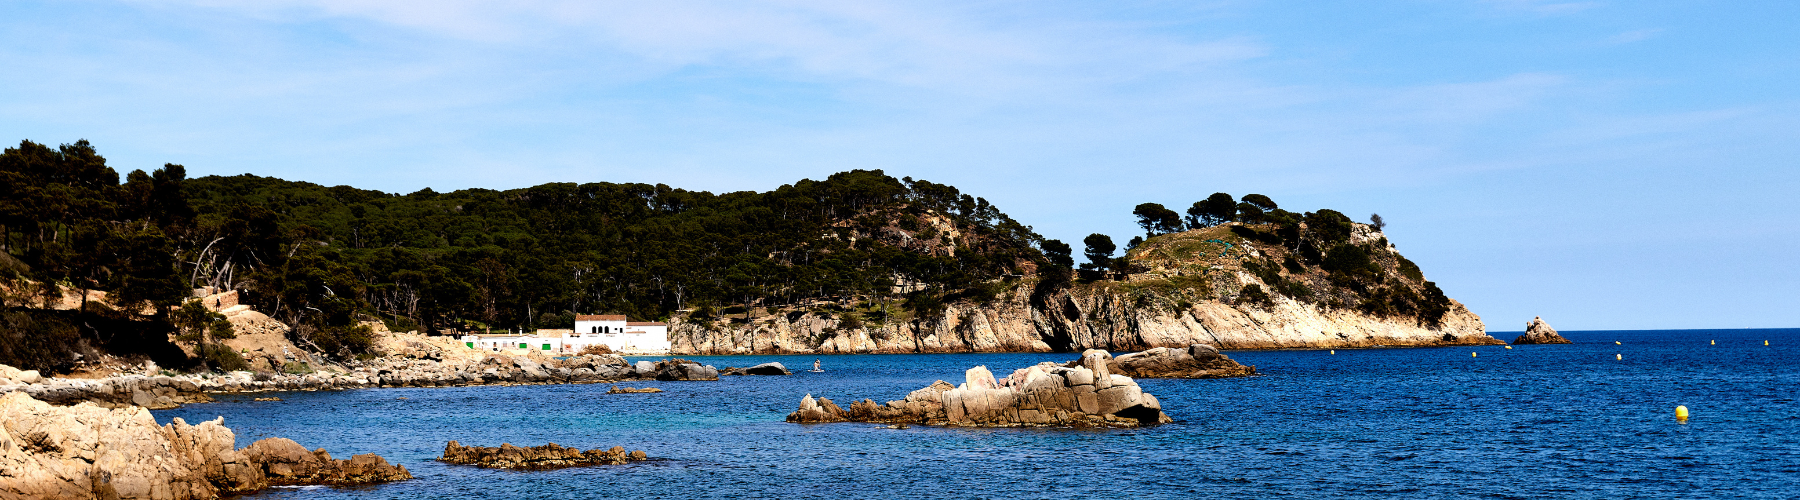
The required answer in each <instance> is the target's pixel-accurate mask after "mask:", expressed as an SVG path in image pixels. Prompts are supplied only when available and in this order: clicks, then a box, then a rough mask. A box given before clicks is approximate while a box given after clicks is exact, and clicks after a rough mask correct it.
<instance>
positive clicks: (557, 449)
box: [438, 441, 650, 470]
mask: <svg viewBox="0 0 1800 500" xmlns="http://www.w3.org/2000/svg"><path fill="white" fill-rule="evenodd" d="M649 459H650V458H649V455H647V454H645V453H644V450H632V451H629V452H627V451H625V448H624V447H622V446H614V447H612V448H610V449H604V450H603V449H599V448H595V449H592V450H587V451H582V450H581V449H580V448H574V447H565V446H562V445H559V444H556V443H548V444H544V445H541V446H532V447H529V448H526V447H520V446H514V445H512V444H511V443H501V444H500V446H491V447H489V446H464V445H463V444H462V443H459V442H456V441H451V442H449V443H448V444H445V445H444V455H443V456H442V457H439V458H438V461H440V462H444V463H451V464H459V465H474V466H477V467H487V468H494V469H517V470H551V469H563V468H568V467H582V466H589V465H624V464H626V463H628V462H642V461H645V460H649Z"/></svg>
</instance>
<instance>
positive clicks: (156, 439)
mask: <svg viewBox="0 0 1800 500" xmlns="http://www.w3.org/2000/svg"><path fill="white" fill-rule="evenodd" d="M0 426H3V427H4V432H0V498H7V499H12V498H57V499H64V498H70V499H80V498H148V499H170V500H188V499H210V498H219V497H220V496H221V495H233V494H239V493H248V492H251V491H256V490H259V489H263V488H266V487H269V486H271V485H284V484H360V483H369V482H382V481H393V480H400V479H411V478H412V475H411V474H410V473H408V472H407V471H406V468H405V467H400V466H390V465H388V464H387V463H386V461H384V460H382V459H381V457H378V456H375V455H358V456H357V457H356V458H353V459H351V460H335V461H334V460H330V456H329V455H328V454H326V453H325V451H324V450H322V449H321V450H318V451H313V452H308V451H306V449H305V448H301V447H300V445H299V444H295V443H294V442H293V441H291V440H288V439H283V438H269V439H264V440H262V441H258V442H257V443H256V444H253V445H251V446H250V447H246V448H244V449H241V450H238V449H233V447H234V443H235V442H236V437H235V435H234V434H233V433H232V432H231V429H229V428H226V427H225V426H224V419H223V418H220V419H214V420H212V421H207V422H201V423H200V424H199V425H188V424H187V422H185V421H183V420H182V419H180V418H177V419H175V420H174V421H173V422H171V423H169V425H165V426H159V425H156V419H155V418H153V417H151V415H150V411H149V410H148V409H146V408H143V407H126V408H120V409H106V408H101V407H99V406H96V405H94V404H91V403H82V404H77V405H74V406H53V405H51V404H49V403H45V402H43V401H38V400H36V399H33V398H31V397H30V396H28V395H26V394H24V393H19V392H15V393H10V394H7V395H5V396H0ZM289 445H291V446H289ZM296 450H297V451H296Z"/></svg>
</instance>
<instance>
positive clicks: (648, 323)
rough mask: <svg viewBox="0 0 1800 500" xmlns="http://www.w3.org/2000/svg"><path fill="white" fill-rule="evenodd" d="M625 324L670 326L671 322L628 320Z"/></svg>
mask: <svg viewBox="0 0 1800 500" xmlns="http://www.w3.org/2000/svg"><path fill="white" fill-rule="evenodd" d="M625 326H669V324H668V323H664V322H661V321H628V322H626V323H625Z"/></svg>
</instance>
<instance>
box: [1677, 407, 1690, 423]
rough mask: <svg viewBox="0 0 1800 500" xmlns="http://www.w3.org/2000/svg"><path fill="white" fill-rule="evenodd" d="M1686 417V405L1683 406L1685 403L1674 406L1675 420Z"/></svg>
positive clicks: (1685, 418)
mask: <svg viewBox="0 0 1800 500" xmlns="http://www.w3.org/2000/svg"><path fill="white" fill-rule="evenodd" d="M1687 418H1688V411H1687V406H1685V405H1683V406H1676V407H1675V419H1676V420H1687Z"/></svg>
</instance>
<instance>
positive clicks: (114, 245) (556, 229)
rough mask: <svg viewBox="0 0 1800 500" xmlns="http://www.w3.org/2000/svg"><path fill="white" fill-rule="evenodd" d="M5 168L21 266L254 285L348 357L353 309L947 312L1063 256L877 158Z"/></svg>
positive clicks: (399, 323)
mask: <svg viewBox="0 0 1800 500" xmlns="http://www.w3.org/2000/svg"><path fill="white" fill-rule="evenodd" d="M0 172H3V174H0V175H5V176H6V186H7V187H6V189H7V191H6V192H4V193H0V200H3V201H4V209H3V210H4V213H0V225H3V226H4V238H3V240H4V244H5V249H6V250H7V252H6V253H7V254H8V255H9V256H15V257H16V259H11V258H9V262H12V263H14V264H16V266H15V267H16V268H17V269H18V270H21V271H24V272H21V273H19V275H20V276H24V277H27V278H31V279H32V280H34V281H36V282H39V283H60V284H63V285H65V286H69V287H73V288H81V289H95V290H108V291H110V292H111V293H112V294H113V296H112V297H113V299H114V300H113V302H114V303H115V304H117V305H120V306H121V307H123V308H125V309H132V310H136V309H141V308H155V309H156V310H158V311H163V310H166V309H168V308H170V307H171V306H174V305H176V304H177V303H179V301H180V300H181V299H182V298H184V297H186V295H187V294H188V293H189V292H188V291H189V290H190V289H192V288H195V287H199V286H214V287H218V288H220V289H236V290H240V291H242V293H243V299H242V300H243V301H244V302H245V303H249V304H252V305H253V306H255V307H256V308H257V309H258V310H260V311H263V312H265V313H267V314H269V315H271V316H273V317H275V318H277V319H280V320H282V321H284V322H286V323H288V324H289V325H293V326H294V327H295V333H296V336H297V337H299V339H300V340H304V341H306V342H307V343H310V344H313V345H315V346H317V347H318V348H320V349H321V350H324V351H326V352H331V353H354V352H358V351H360V350H362V349H363V348H365V347H366V344H367V333H366V330H362V329H359V328H358V327H357V326H355V325H356V324H357V323H358V322H359V321H362V320H367V319H372V318H380V319H382V320H384V321H387V322H389V323H390V324H392V325H393V327H395V328H405V329H411V328H419V329H423V330H426V331H443V330H464V329H471V328H555V327H568V326H570V325H571V323H572V321H573V315H574V314H577V313H584V314H586V313H615V314H628V315H631V316H633V317H637V318H645V319H660V318H666V317H668V316H669V315H670V314H671V313H673V312H674V311H677V310H690V311H692V312H693V313H694V315H695V316H698V317H701V318H707V317H711V316H715V315H729V314H734V313H739V312H747V308H751V307H788V306H796V305H805V304H807V303H811V302H819V301H830V302H852V303H861V302H877V303H881V304H883V305H884V306H891V307H909V308H913V309H921V308H923V309H929V308H930V307H932V306H933V305H936V304H941V303H942V302H943V301H944V300H952V299H954V298H956V297H959V296H963V295H967V294H970V293H977V294H979V293H981V291H982V290H983V287H984V286H985V283H987V282H990V281H992V280H995V279H997V278H1000V277H1002V276H1006V275H1013V276H1019V275H1026V274H1032V273H1033V272H1034V271H1035V269H1036V268H1037V267H1039V266H1040V265H1041V264H1043V262H1044V259H1045V257H1044V256H1043V254H1042V253H1040V251H1039V250H1038V249H1037V247H1038V245H1039V244H1040V241H1041V238H1040V237H1039V236H1038V235H1037V234H1035V233H1033V232H1032V230H1031V228H1030V227H1027V226H1024V225H1021V224H1019V223H1018V222H1016V221H1014V220H1012V219H1011V218H1010V217H1007V216H1006V215H1005V214H1004V213H1002V212H1000V210H999V209H998V208H996V207H994V206H993V205H991V204H989V203H988V202H987V200H985V199H982V198H977V197H974V196H970V195H968V194H964V193H961V192H959V191H958V190H957V189H956V188H954V187H951V186H946V185H942V184H935V183H932V182H929V181H924V180H913V179H911V178H902V179H895V178H893V177H889V176H887V175H885V174H884V173H882V172H881V171H878V170H877V171H860V170H859V171H849V172H843V173H839V174H835V175H832V176H831V177H830V178H827V179H825V180H822V181H813V180H802V181H800V182H797V183H794V184H791V185H785V186H781V187H780V188H777V189H775V190H773V191H769V192H763V193H756V192H734V193H724V194H713V193H708V192H700V191H687V190H682V189H675V188H671V187H669V186H666V185H661V184H658V185H648V184H612V183H592V184H571V183H554V184H544V185H540V186H534V187H530V188H524V189H514V190H507V191H495V190H487V189H469V190H462V191H455V192H449V193H438V192H434V191H432V190H430V189H425V190H421V191H418V192H415V193H410V194H405V195H401V194H397V193H384V192H379V191H369V190H361V189H356V188H352V187H349V186H335V187H325V186H320V185H317V184H312V183H307V182H295V181H285V180H280V179H273V178H266V177H258V176H254V175H240V176H233V177H203V178H195V179H187V178H186V175H185V169H184V168H183V167H182V166H180V165H165V166H164V167H163V168H161V169H158V170H156V171H154V172H150V173H145V172H142V171H134V172H131V173H130V174H128V175H127V176H126V180H125V182H123V183H121V182H120V181H119V176H118V174H117V173H116V172H115V171H114V170H113V169H111V168H110V167H107V166H106V165H105V159H104V158H103V157H101V156H100V155H99V154H97V153H96V151H95V150H94V148H93V147H92V145H90V144H88V143H87V142H85V141H82V142H77V143H75V144H72V145H63V146H61V147H60V148H57V149H52V148H49V147H47V146H43V145H40V144H36V143H33V142H30V141H25V142H22V143H21V144H20V145H19V147H18V148H9V149H7V150H6V152H5V154H4V157H0ZM50 290H51V288H49V287H41V288H40V289H39V290H38V292H40V293H43V294H49V293H52V292H51V291H50ZM891 307H890V308H891ZM884 310H885V309H884Z"/></svg>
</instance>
